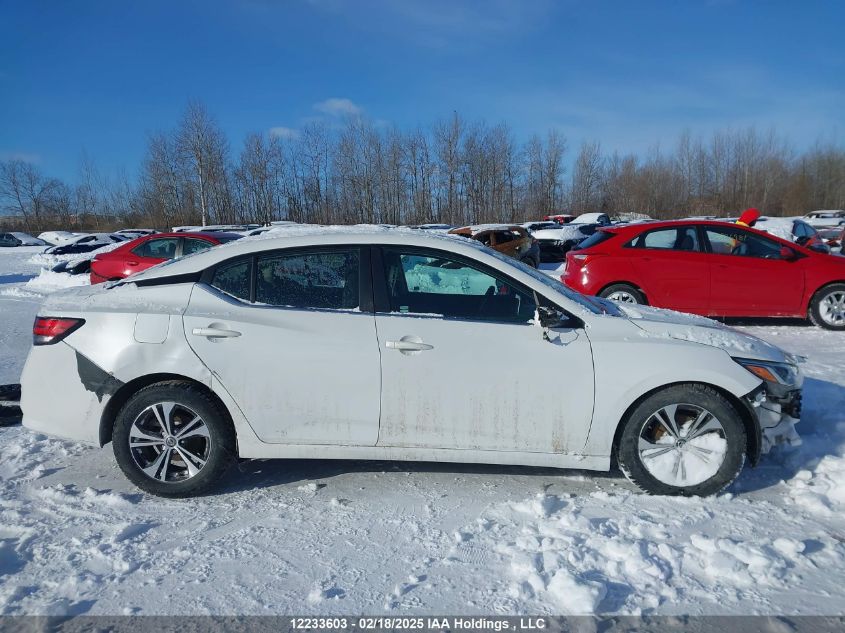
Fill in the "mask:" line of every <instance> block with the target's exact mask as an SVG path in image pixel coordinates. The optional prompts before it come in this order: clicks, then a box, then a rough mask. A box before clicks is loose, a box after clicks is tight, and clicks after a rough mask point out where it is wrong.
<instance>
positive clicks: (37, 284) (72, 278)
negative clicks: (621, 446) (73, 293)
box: [21, 269, 91, 295]
mask: <svg viewBox="0 0 845 633" xmlns="http://www.w3.org/2000/svg"><path fill="white" fill-rule="evenodd" d="M90 284H91V281H90V279H89V277H88V275H69V274H67V273H54V272H53V271H52V270H46V269H43V270H42V271H41V272H40V273H39V274H38V277H35V278H34V279H30V280H29V281H27V282H26V283H25V284H24V285H23V286H22V288H21V289H22V290H23V291H24V292H31V293H33V294H41V295H45V294H49V293H51V292H56V291H57V290H64V289H65V288H75V287H77V286H88V285H90Z"/></svg>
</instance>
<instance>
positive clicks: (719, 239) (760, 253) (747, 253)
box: [704, 226, 781, 259]
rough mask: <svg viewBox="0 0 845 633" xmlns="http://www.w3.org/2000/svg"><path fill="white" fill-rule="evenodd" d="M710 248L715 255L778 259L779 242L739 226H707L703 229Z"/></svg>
mask: <svg viewBox="0 0 845 633" xmlns="http://www.w3.org/2000/svg"><path fill="white" fill-rule="evenodd" d="M704 231H705V233H706V235H707V240H708V241H709V242H710V250H711V251H712V252H713V253H715V254H717V255H739V256H743V257H761V258H764V259H780V249H781V247H780V244H778V243H777V242H774V241H772V240H769V239H766V238H765V237H761V236H759V235H754V234H753V233H748V232H746V231H743V230H742V229H740V228H734V227H731V226H726V227H715V226H708V227H705V229H704Z"/></svg>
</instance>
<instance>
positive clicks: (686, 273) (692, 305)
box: [624, 225, 710, 314]
mask: <svg viewBox="0 0 845 633" xmlns="http://www.w3.org/2000/svg"><path fill="white" fill-rule="evenodd" d="M624 248H625V252H626V254H627V255H628V256H629V257H630V259H631V264H632V265H633V267H634V270H635V271H636V273H637V275H638V276H639V279H640V280H641V284H642V288H643V290H644V291H645V293H646V297H647V298H648V302H649V304H650V305H653V306H656V307H659V308H671V309H673V310H680V311H682V312H694V313H696V314H707V310H708V308H709V304H710V268H709V266H708V262H707V256H706V255H705V254H704V253H703V249H702V247H701V240H700V238H699V234H698V231H697V230H696V227H695V225H683V226H673V227H669V228H659V229H654V230H651V231H645V232H643V233H640V234H639V235H638V236H637V237H636V238H635V239H634V240H632V241H631V242H630V243H629V244H627V245H626V246H625V247H624Z"/></svg>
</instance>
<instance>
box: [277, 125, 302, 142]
mask: <svg viewBox="0 0 845 633" xmlns="http://www.w3.org/2000/svg"><path fill="white" fill-rule="evenodd" d="M270 136H277V137H279V138H289V139H292V138H298V137H299V130H295V129H294V128H292V127H285V126H283V125H280V126H277V127H271V128H270Z"/></svg>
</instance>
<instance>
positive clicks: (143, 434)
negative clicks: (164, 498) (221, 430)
mask: <svg viewBox="0 0 845 633" xmlns="http://www.w3.org/2000/svg"><path fill="white" fill-rule="evenodd" d="M129 452H130V453H131V455H132V459H133V460H134V461H135V464H137V466H138V467H139V468H140V469H141V470H142V471H143V472H144V474H146V475H147V477H149V478H150V479H154V480H156V481H159V482H163V483H178V482H181V481H185V480H187V479H191V478H193V477H195V476H196V475H197V474H198V473H199V472H200V471H201V470H202V469H203V467H205V464H206V462H207V461H208V457H209V454H210V452H211V436H210V434H209V430H208V427H207V426H206V424H205V422H204V421H203V419H202V417H200V416H199V415H198V414H197V413H196V412H195V411H194V410H193V409H190V408H189V407H187V406H185V405H183V404H179V403H177V402H158V403H156V404H153V405H150V406H148V407H147V408H146V409H144V410H143V411H141V413H140V414H139V415H138V417H136V418H135V420H134V422H132V426H131V428H130V430H129Z"/></svg>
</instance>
